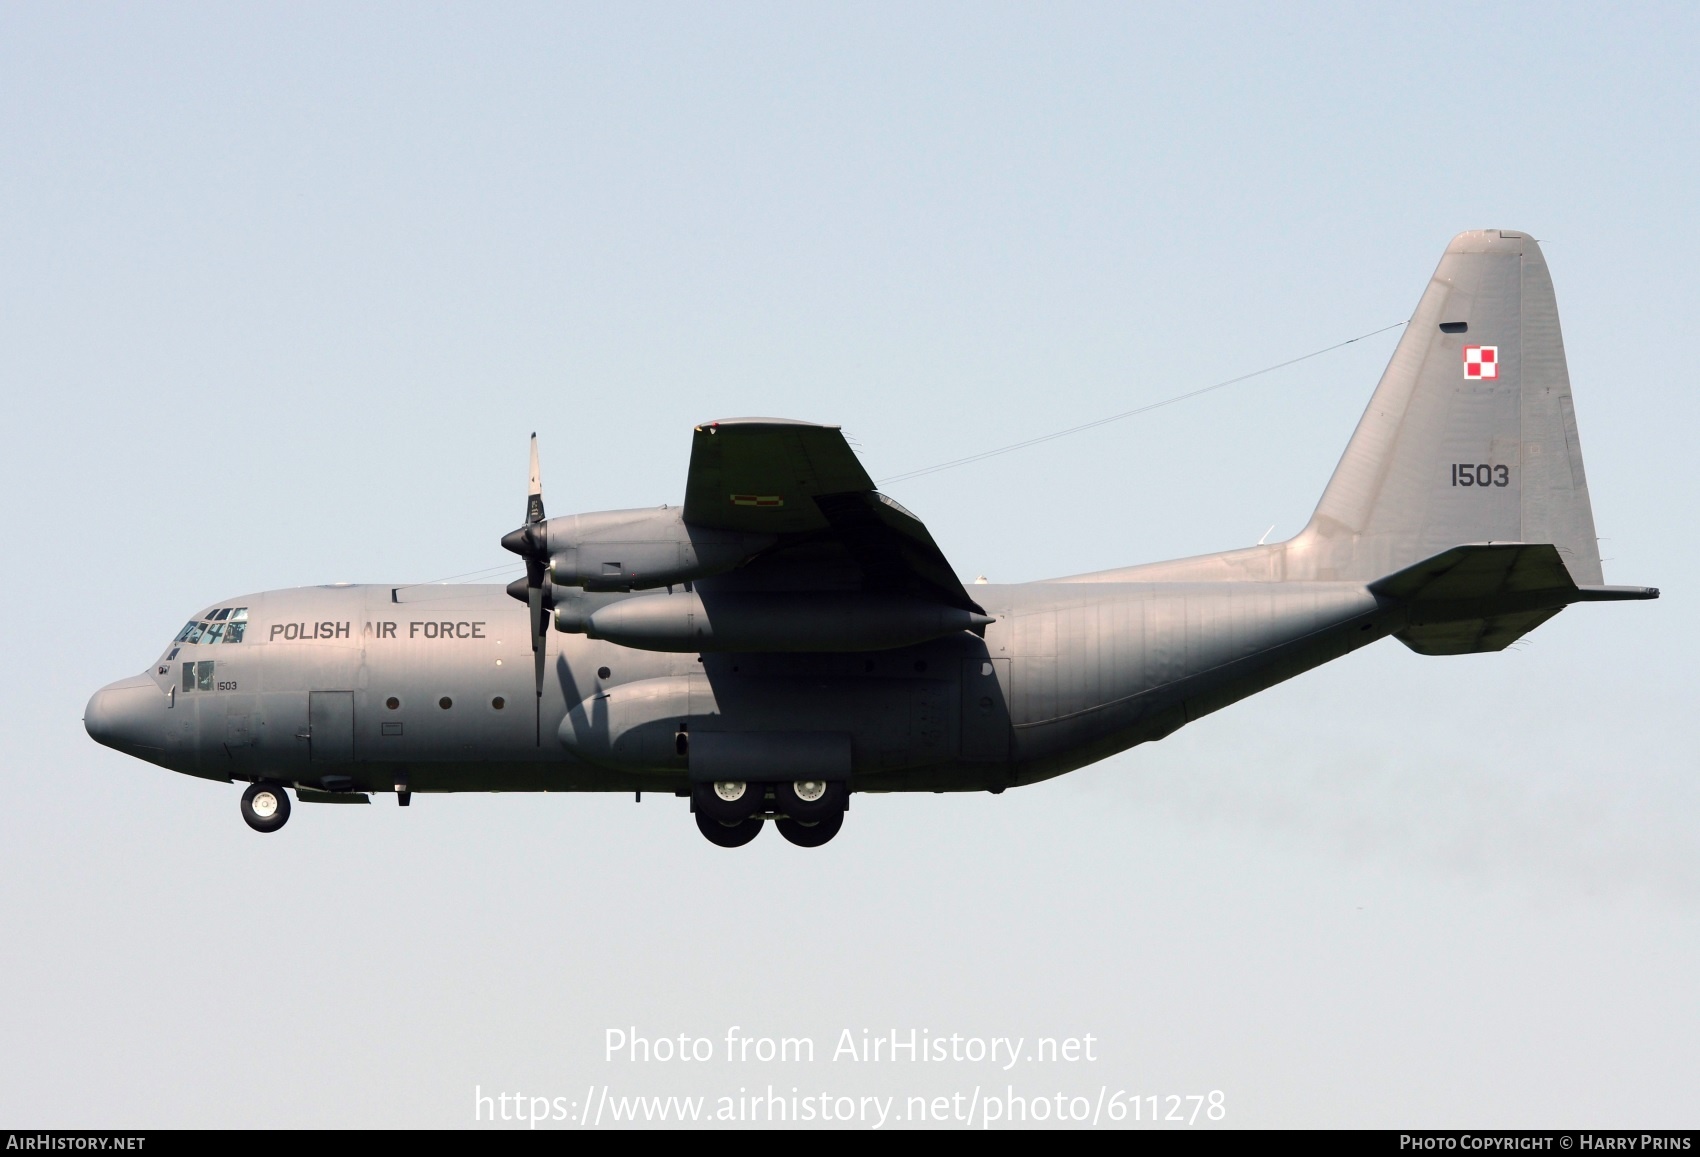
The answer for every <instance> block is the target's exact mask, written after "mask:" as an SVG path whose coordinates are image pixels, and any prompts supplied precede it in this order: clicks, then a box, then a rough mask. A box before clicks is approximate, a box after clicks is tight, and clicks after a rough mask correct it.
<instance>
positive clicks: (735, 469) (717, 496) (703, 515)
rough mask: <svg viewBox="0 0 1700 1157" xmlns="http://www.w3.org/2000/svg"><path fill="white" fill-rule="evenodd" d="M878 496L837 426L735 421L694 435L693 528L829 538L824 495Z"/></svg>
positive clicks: (688, 497)
mask: <svg viewBox="0 0 1700 1157" xmlns="http://www.w3.org/2000/svg"><path fill="white" fill-rule="evenodd" d="M873 489H874V483H873V479H871V478H869V477H868V472H867V471H866V470H864V469H863V468H862V463H861V462H860V461H859V460H858V459H857V457H856V453H855V451H853V450H851V449H850V445H849V443H847V442H845V440H844V434H843V431H841V430H840V429H839V428H838V427H837V426H817V425H815V424H814V423H812V422H793V421H788V420H785V419H782V418H732V419H728V420H726V421H721V422H708V423H705V424H704V425H701V426H698V427H697V428H696V431H695V433H694V434H693V435H692V438H691V469H690V475H689V477H688V478H687V479H686V480H685V512H684V517H685V521H686V522H688V523H690V524H691V525H693V526H702V527H712V528H716V529H720V530H738V531H754V532H758V533H766V534H796V533H802V532H807V531H813V530H825V529H826V528H827V525H828V523H827V518H826V516H825V515H824V514H822V513H821V510H820V507H818V506H817V505H816V504H815V501H814V499H815V497H816V496H817V495H822V494H845V493H867V494H872V493H873ZM929 541H930V539H929Z"/></svg>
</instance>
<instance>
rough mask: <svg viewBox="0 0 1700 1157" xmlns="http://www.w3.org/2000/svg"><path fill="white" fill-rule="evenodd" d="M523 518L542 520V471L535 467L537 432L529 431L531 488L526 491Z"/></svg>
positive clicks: (533, 520)
mask: <svg viewBox="0 0 1700 1157" xmlns="http://www.w3.org/2000/svg"><path fill="white" fill-rule="evenodd" d="M525 520H526V521H527V522H542V521H543V472H542V471H541V470H539V469H538V468H537V432H536V431H535V430H533V431H532V433H531V489H529V490H527V491H526V499H525Z"/></svg>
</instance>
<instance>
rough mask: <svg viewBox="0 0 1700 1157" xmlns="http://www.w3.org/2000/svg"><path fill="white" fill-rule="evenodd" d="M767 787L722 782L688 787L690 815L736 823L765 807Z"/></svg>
mask: <svg viewBox="0 0 1700 1157" xmlns="http://www.w3.org/2000/svg"><path fill="white" fill-rule="evenodd" d="M766 802H767V785H766V784H762V783H750V782H749V781H747V780H742V779H730V780H728V779H722V780H716V781H715V782H714V783H698V784H692V785H691V803H692V804H693V805H694V806H693V807H692V809H691V810H692V811H694V812H696V813H697V815H699V816H708V817H709V818H710V819H717V820H720V821H721V822H722V823H737V822H738V821H739V820H743V819H748V818H749V817H750V816H753V815H755V814H756V813H757V812H759V811H761V810H762V808H763V807H765V806H766Z"/></svg>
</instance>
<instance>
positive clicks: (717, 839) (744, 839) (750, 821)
mask: <svg viewBox="0 0 1700 1157" xmlns="http://www.w3.org/2000/svg"><path fill="white" fill-rule="evenodd" d="M763 822H764V821H763V820H762V818H761V817H760V816H745V817H744V818H743V819H741V820H734V821H732V822H731V823H727V822H726V821H725V820H717V819H715V818H714V817H713V816H711V815H708V814H706V813H704V812H701V811H699V812H697V831H699V832H701V833H702V834H703V835H704V836H706V837H707V838H708V842H709V843H711V844H716V845H718V846H720V847H722V848H741V847H743V846H744V845H745V844H747V843H749V842H750V841H751V840H753V839H755V838H756V837H757V836H759V835H761V826H762V823H763Z"/></svg>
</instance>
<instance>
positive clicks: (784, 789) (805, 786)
mask: <svg viewBox="0 0 1700 1157" xmlns="http://www.w3.org/2000/svg"><path fill="white" fill-rule="evenodd" d="M773 796H774V801H775V803H776V807H775V810H776V811H778V812H779V813H780V814H781V815H788V816H790V817H791V818H792V819H794V820H798V821H800V822H802V823H806V824H809V823H815V822H817V821H819V820H824V819H825V818H826V817H828V816H830V815H832V814H833V813H834V812H842V811H843V810H844V805H845V804H846V803H848V802H849V798H850V792H849V789H848V788H846V787H845V785H844V781H843V780H836V781H831V780H824V779H799V780H789V781H787V782H785V783H776V784H774V785H773Z"/></svg>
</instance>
